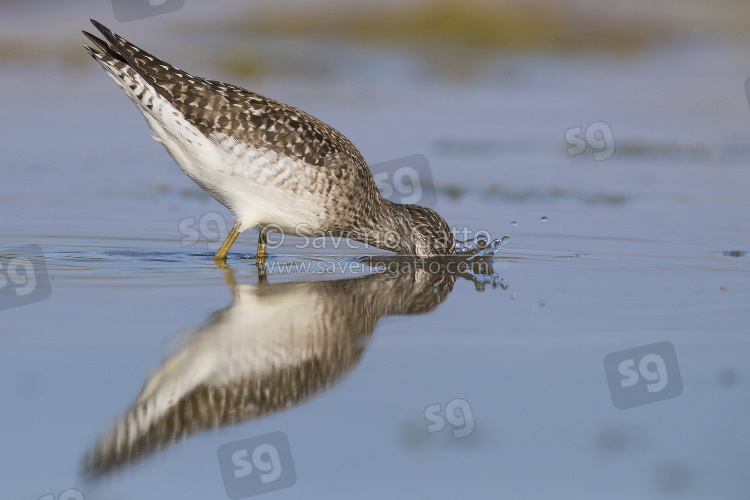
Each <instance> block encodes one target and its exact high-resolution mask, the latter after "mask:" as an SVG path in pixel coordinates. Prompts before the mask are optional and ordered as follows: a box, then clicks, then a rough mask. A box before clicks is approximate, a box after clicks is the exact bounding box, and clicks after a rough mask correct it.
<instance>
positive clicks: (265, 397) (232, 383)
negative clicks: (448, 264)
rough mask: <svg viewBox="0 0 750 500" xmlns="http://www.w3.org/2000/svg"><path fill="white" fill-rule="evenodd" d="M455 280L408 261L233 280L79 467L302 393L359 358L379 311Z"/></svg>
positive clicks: (278, 405)
mask: <svg viewBox="0 0 750 500" xmlns="http://www.w3.org/2000/svg"><path fill="white" fill-rule="evenodd" d="M227 272H229V273H231V270H228V271H227ZM229 276H230V277H231V276H232V275H231V274H230V275H229ZM454 282H455V277H454V276H453V275H451V274H448V273H429V272H426V271H423V270H417V269H415V268H414V267H413V266H412V268H411V269H410V270H409V271H407V272H393V273H379V274H372V275H368V276H365V277H362V278H354V279H342V280H337V281H314V282H302V283H280V284H273V285H272V284H269V283H267V282H265V281H264V280H261V282H260V283H259V284H258V285H257V286H249V285H239V286H237V285H233V286H232V292H233V296H234V300H233V303H232V305H231V306H229V307H227V308H226V309H222V310H220V311H217V312H215V313H214V314H213V315H212V316H211V317H210V318H209V319H208V321H207V322H206V323H205V324H204V325H202V326H201V327H199V328H198V329H197V330H195V331H194V332H193V333H191V334H190V335H189V337H188V338H187V339H186V341H185V342H184V343H183V344H182V346H181V347H180V348H179V349H178V350H177V351H176V352H174V353H173V354H172V355H171V356H170V357H169V358H168V359H167V360H166V361H165V362H164V363H163V364H162V366H161V367H160V368H159V369H158V370H157V371H156V372H155V373H153V374H152V375H151V376H150V377H149V378H148V380H147V381H146V384H145V385H144V387H143V389H142V391H141V393H140V395H139V396H138V398H137V399H136V401H135V402H134V403H133V404H132V406H131V407H130V408H129V409H128V410H127V411H126V412H125V414H124V415H123V416H122V417H120V419H119V420H118V421H117V422H116V423H115V425H114V426H113V428H112V429H111V430H110V431H109V432H108V433H107V434H106V435H104V436H103V437H102V438H101V439H100V440H99V442H98V443H97V444H96V446H95V448H94V450H93V451H92V453H91V454H90V455H89V457H88V459H87V464H86V468H87V470H88V471H89V472H92V473H95V474H97V473H104V472H107V471H109V470H111V469H113V468H116V467H118V466H119V465H122V464H124V463H127V462H131V461H134V460H136V459H137V458H138V457H140V456H142V455H145V454H148V453H150V452H151V451H154V450H156V449H159V448H161V447H162V446H165V445H167V444H169V443H170V442H172V441H174V440H176V439H179V438H181V437H183V436H186V435H188V434H190V433H192V432H195V431H198V430H202V429H206V428H210V427H219V426H223V425H227V424H231V423H235V422H240V421H243V420H248V419H251V418H253V417H257V416H259V415H263V414H267V413H271V412H274V411H278V410H282V409H284V408H288V407H290V406H292V405H295V404H297V403H300V402H301V401H304V400H305V399H307V398H308V397H310V396H312V395H314V394H315V393H317V392H318V391H320V390H322V389H324V388H325V387H327V386H329V385H331V384H333V383H335V382H336V381H337V380H338V379H339V378H341V377H342V376H343V375H344V373H346V372H347V371H348V370H349V369H350V368H351V367H352V366H353V365H355V364H356V363H357V362H358V360H359V358H360V356H361V355H362V352H363V350H364V348H365V344H366V342H367V340H368V338H369V336H370V334H371V333H372V331H373V330H374V328H375V324H376V323H377V321H378V319H380V318H381V317H383V316H389V315H399V314H420V313H425V312H428V311H430V310H432V309H433V308H434V307H436V306H437V305H438V304H440V303H441V302H442V301H443V300H444V299H445V298H446V297H447V295H448V293H450V291H451V290H452V288H453V284H454Z"/></svg>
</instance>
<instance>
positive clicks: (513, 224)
mask: <svg viewBox="0 0 750 500" xmlns="http://www.w3.org/2000/svg"><path fill="white" fill-rule="evenodd" d="M510 224H511V225H512V226H517V225H518V223H517V222H516V221H514V220H512V221H510Z"/></svg>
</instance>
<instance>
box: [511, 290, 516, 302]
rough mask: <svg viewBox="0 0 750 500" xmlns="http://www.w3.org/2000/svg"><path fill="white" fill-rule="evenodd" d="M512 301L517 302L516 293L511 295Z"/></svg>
mask: <svg viewBox="0 0 750 500" xmlns="http://www.w3.org/2000/svg"><path fill="white" fill-rule="evenodd" d="M510 300H516V293H515V292H511V294H510Z"/></svg>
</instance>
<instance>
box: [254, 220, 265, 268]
mask: <svg viewBox="0 0 750 500" xmlns="http://www.w3.org/2000/svg"><path fill="white" fill-rule="evenodd" d="M266 243H268V236H267V235H266V233H265V231H263V229H261V230H260V234H259V235H258V251H257V252H256V253H255V259H256V260H257V262H258V264H263V263H264V262H265V261H266V257H268V254H267V253H266Z"/></svg>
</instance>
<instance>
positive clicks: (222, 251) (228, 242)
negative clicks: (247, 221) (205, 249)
mask: <svg viewBox="0 0 750 500" xmlns="http://www.w3.org/2000/svg"><path fill="white" fill-rule="evenodd" d="M236 225H237V224H236V223H235V225H234V226H232V230H231V231H229V234H228V235H227V239H225V240H224V243H222V244H221V247H220V248H219V251H218V252H216V255H214V260H217V261H218V260H224V259H226V258H227V252H229V249H230V248H231V247H232V244H233V243H234V241H235V240H236V239H237V236H239V235H240V232H239V231H238V230H237V229H235V227H236Z"/></svg>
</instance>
